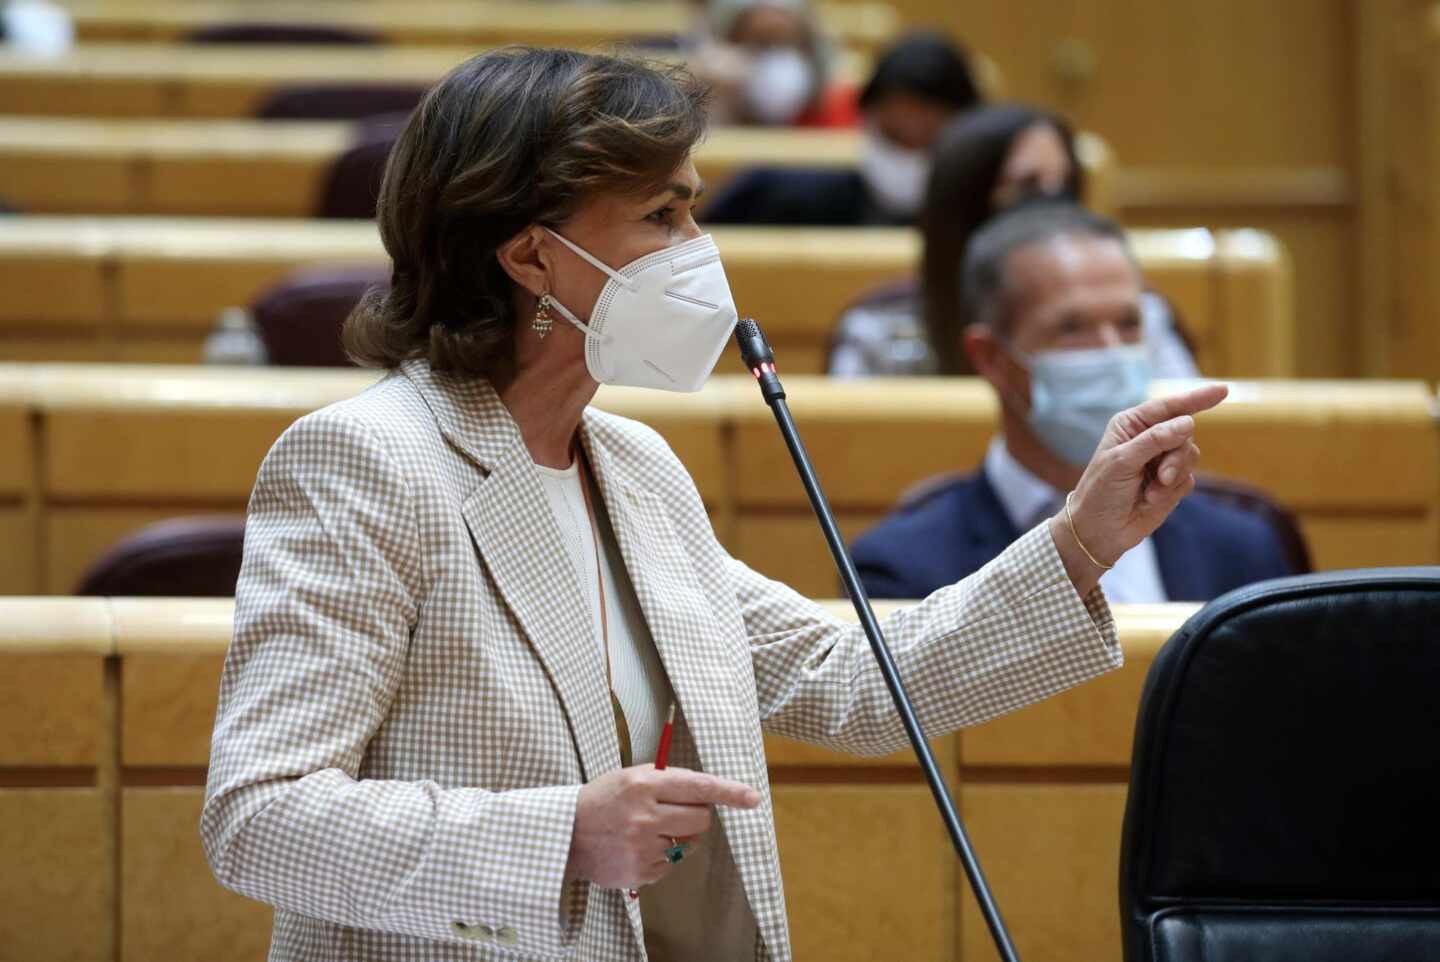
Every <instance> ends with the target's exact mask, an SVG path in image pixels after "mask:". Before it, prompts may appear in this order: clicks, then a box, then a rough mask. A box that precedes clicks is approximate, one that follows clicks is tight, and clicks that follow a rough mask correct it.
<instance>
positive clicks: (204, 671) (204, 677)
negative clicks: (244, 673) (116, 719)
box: [121, 654, 224, 768]
mask: <svg viewBox="0 0 1440 962" xmlns="http://www.w3.org/2000/svg"><path fill="white" fill-rule="evenodd" d="M223 663H224V658H223V656H221V655H208V654H206V655H173V654H172V655H130V656H128V657H126V658H125V674H124V692H123V694H124V700H123V701H122V703H121V704H122V706H123V711H124V716H123V724H122V727H121V732H122V738H123V741H122V743H121V753H122V754H121V757H122V759H123V760H124V764H125V765H126V766H138V765H149V766H163V767H184V766H199V767H201V768H203V767H205V766H206V765H208V764H209V763H210V728H211V726H212V725H213V724H214V722H215V702H216V698H217V697H218V694H219V691H220V668H221V665H222V664H223Z"/></svg>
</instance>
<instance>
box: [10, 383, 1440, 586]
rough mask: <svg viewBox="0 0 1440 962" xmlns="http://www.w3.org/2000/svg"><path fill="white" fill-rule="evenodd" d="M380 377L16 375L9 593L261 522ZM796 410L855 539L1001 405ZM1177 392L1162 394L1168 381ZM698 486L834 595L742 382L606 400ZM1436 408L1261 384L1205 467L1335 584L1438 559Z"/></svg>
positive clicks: (1241, 397)
mask: <svg viewBox="0 0 1440 962" xmlns="http://www.w3.org/2000/svg"><path fill="white" fill-rule="evenodd" d="M376 376H377V375H376V374H375V373H374V372H368V371H344V370H304V369H293V368H292V369H264V368H253V369H252V368H229V369H223V368H202V367H182V366H154V367H130V366H125V365H23V364H19V365H0V399H3V400H4V403H0V425H6V424H8V425H10V426H11V427H10V431H11V432H12V435H13V442H12V448H13V449H14V450H19V451H21V452H22V453H23V452H33V456H34V458H36V459H37V460H36V461H35V463H33V464H26V462H25V459H24V458H22V459H21V464H22V467H20V468H19V469H17V470H15V471H13V472H12V476H11V477H10V480H8V481H5V480H4V479H5V477H6V476H5V475H0V493H3V492H4V491H5V490H6V488H7V487H8V490H9V493H8V494H6V495H4V496H5V497H6V498H8V500H7V501H4V502H0V504H3V505H8V506H7V507H0V524H4V525H5V526H7V529H8V530H9V531H10V532H11V533H12V537H13V541H12V544H13V545H14V546H15V548H14V550H13V551H12V552H11V555H12V557H11V558H9V559H7V562H6V567H5V568H3V569H0V571H4V572H6V577H7V578H8V579H9V580H8V581H7V582H5V583H0V593H12V594H30V593H52V594H58V593H65V592H68V591H71V590H73V588H74V586H75V584H76V583H77V582H78V579H79V577H80V576H81V574H82V573H83V572H84V570H85V568H86V567H87V566H88V565H90V564H91V563H92V562H94V561H95V560H96V559H97V558H98V557H99V556H100V554H101V553H102V552H103V551H104V550H105V549H106V548H108V547H109V546H110V545H111V544H113V543H114V542H115V541H117V540H118V539H119V538H121V537H122V536H124V535H125V534H127V533H129V532H131V531H133V530H135V529H137V528H139V527H142V526H144V525H145V524H148V523H151V522H153V521H157V520H160V519H162V518H165V517H173V516H176V515H182V514H192V513H239V512H243V510H244V507H245V503H246V500H247V498H248V495H249V491H250V488H251V485H252V484H253V483H254V478H255V472H256V470H257V469H258V467H259V464H260V460H261V458H262V457H263V456H264V454H265V452H266V451H267V450H268V449H269V447H270V445H271V444H272V443H273V442H274V439H275V438H276V437H277V436H278V435H279V433H280V432H281V431H282V430H283V429H284V428H285V426H286V425H288V424H289V423H290V422H291V421H293V420H294V419H295V418H297V417H299V416H300V415H302V414H305V413H306V412H308V411H311V410H314V409H316V408H318V407H321V406H323V405H324V404H327V403H329V402H331V401H334V400H338V399H340V398H344V397H347V396H350V395H352V394H354V393H356V392H358V391H360V390H363V389H364V387H365V386H367V385H368V384H369V383H371V382H372V381H373V380H374V378H375V377H376ZM786 385H787V388H788V389H789V391H790V402H791V405H792V408H793V410H794V412H795V416H796V418H797V420H798V421H799V424H800V426H801V429H802V431H803V433H804V437H805V440H806V443H807V445H808V447H809V449H810V451H811V454H812V456H813V457H814V459H815V464H816V467H817V470H818V471H819V473H820V476H821V478H822V480H823V481H824V482H825V484H826V487H827V491H828V493H829V495H830V499H831V501H832V503H833V505H834V507H835V510H836V512H837V514H838V516H839V519H840V522H841V525H842V528H843V529H844V530H845V532H846V534H847V536H851V537H853V536H854V535H856V534H858V533H859V532H860V531H861V530H863V529H864V528H865V527H866V526H868V525H869V524H871V523H873V522H874V521H875V520H876V519H878V518H879V517H881V516H882V515H883V514H884V513H885V512H886V511H887V510H888V509H889V508H890V506H891V505H893V504H894V503H895V500H896V499H897V498H898V497H899V495H900V494H901V492H902V491H904V490H905V489H906V488H907V487H909V486H910V485H912V484H914V483H915V482H917V481H920V480H921V479H923V478H926V477H928V476H931V475H934V474H937V473H941V472H946V471H954V470H969V469H972V468H974V467H975V466H977V465H979V463H980V461H981V458H982V456H983V452H984V448H985V445H986V443H987V442H988V440H989V438H990V436H991V434H992V432H993V430H994V418H995V407H994V401H993V399H992V396H991V394H990V392H989V389H988V387H986V386H985V385H984V384H983V382H980V381H977V380H973V379H955V380H948V381H946V380H930V379H911V380H904V381H889V382H881V381H863V382H848V383H847V382H839V381H830V380H827V379H824V378H815V377H805V376H800V375H792V376H790V377H788V378H787V379H786ZM1157 389H1158V390H1165V385H1163V384H1162V385H1159V386H1157ZM596 403H597V404H598V405H599V406H601V407H603V408H605V409H607V410H612V411H615V412H617V413H620V414H623V415H625V416H628V417H633V418H636V419H638V420H642V421H645V422H646V423H648V424H650V425H652V426H653V427H654V428H655V429H656V430H658V431H659V432H660V433H661V434H662V435H664V436H665V437H666V438H667V439H668V440H669V442H670V444H671V446H672V447H674V448H675V450H676V452H677V453H678V455H679V456H680V458H681V459H682V460H683V461H684V462H685V463H686V464H687V465H688V466H689V469H690V471H691V473H692V474H693V475H694V476H695V478H696V482H697V485H698V487H699V490H700V493H701V496H702V497H704V498H705V500H706V502H707V504H708V505H709V506H710V509H711V511H712V514H713V519H714V523H715V528H716V532H717V534H718V535H719V537H720V539H721V540H722V542H723V543H725V544H726V545H727V547H728V548H729V549H730V550H731V552H732V553H734V554H735V555H736V556H737V557H739V558H741V559H743V560H745V561H746V562H747V563H749V564H751V565H753V566H754V567H756V568H758V569H759V570H761V571H763V572H765V573H766V574H769V575H771V576H772V577H776V578H779V579H781V580H783V581H786V582H788V583H790V584H792V585H793V586H795V587H796V588H797V589H799V590H801V591H804V592H806V593H809V594H812V595H825V594H833V593H834V592H835V591H836V590H837V580H836V578H835V576H834V574H833V570H832V568H831V566H830V562H829V560H828V557H827V555H826V551H825V547H824V543H823V541H822V540H821V538H820V535H819V533H818V532H817V531H816V530H815V527H814V523H813V521H812V520H811V518H810V514H809V508H808V506H807V504H806V501H805V497H804V493H803V491H802V490H801V488H800V485H799V483H798V481H796V480H795V479H794V473H793V469H792V468H791V466H790V464H789V463H788V460H787V455H786V454H785V451H784V448H783V445H782V444H781V441H780V439H779V436H778V434H777V432H776V429H775V426H774V424H773V423H772V421H771V415H770V413H769V409H768V408H766V407H765V406H764V405H763V403H762V402H761V400H760V398H759V396H758V391H757V389H756V388H755V387H754V385H753V383H751V382H750V380H749V378H747V377H744V376H738V377H725V376H720V377H716V378H714V379H712V381H711V383H710V384H709V385H708V386H707V387H706V388H705V390H703V391H701V392H699V393H698V394H693V395H667V394H660V393H657V392H647V391H640V390H635V389H625V388H604V389H602V390H601V392H600V394H599V396H598V398H597V402H596ZM1433 403H1434V396H1433V394H1432V393H1431V392H1429V391H1428V390H1427V389H1426V388H1425V386H1424V385H1423V384H1422V383H1420V382H1386V381H1352V382H1310V381H1303V382H1302V381H1243V382H1235V386H1234V393H1233V397H1232V399H1231V400H1230V401H1229V402H1227V403H1226V404H1225V405H1223V406H1222V407H1221V408H1220V409H1218V410H1217V411H1215V412H1213V413H1210V414H1207V415H1205V416H1203V418H1202V425H1201V438H1202V442H1201V443H1202V445H1203V447H1204V450H1205V468H1206V469H1207V470H1209V471H1212V472H1215V473H1217V474H1221V475H1225V476H1229V477H1234V478H1237V479H1240V480H1244V481H1248V482H1250V483H1252V484H1255V485H1258V486H1260V487H1262V488H1264V489H1265V490H1267V491H1269V492H1270V493H1271V495H1273V496H1274V497H1275V498H1276V499H1278V500H1279V501H1280V502H1282V503H1283V504H1285V505H1287V506H1289V507H1290V508H1291V509H1292V510H1294V511H1295V512H1297V513H1298V515H1299V518H1300V521H1301V523H1302V526H1303V528H1304V530H1305V534H1306V535H1307V537H1308V538H1309V540H1310V544H1311V548H1312V550H1313V553H1314V556H1315V560H1316V562H1317V565H1318V566H1319V567H1322V568H1344V567H1365V566H1373V565H1395V564H1430V563H1435V562H1437V561H1440V533H1437V512H1440V507H1437V502H1440V498H1437V494H1440V466H1437V447H1440V445H1437V429H1436V424H1435V420H1434V416H1433V414H1432V407H1433Z"/></svg>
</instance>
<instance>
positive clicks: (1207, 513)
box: [854, 471, 1296, 601]
mask: <svg viewBox="0 0 1440 962" xmlns="http://www.w3.org/2000/svg"><path fill="white" fill-rule="evenodd" d="M1022 533H1023V532H1021V531H1017V530H1016V529H1015V526H1014V525H1013V524H1011V523H1010V518H1009V516H1008V515H1006V513H1005V509H1004V507H1002V506H1001V504H1000V499H999V498H998V497H996V495H995V489H994V488H993V487H991V485H990V481H989V479H988V478H986V477H985V472H984V471H979V472H976V473H975V474H973V475H970V476H969V477H965V478H961V479H960V480H958V481H955V482H953V483H951V484H948V485H946V486H945V487H943V488H940V489H938V490H937V491H935V492H933V493H932V494H931V495H930V496H929V497H927V498H925V499H924V500H923V501H921V502H920V503H918V504H915V505H912V506H910V507H908V508H903V509H900V510H898V511H896V512H894V513H893V514H891V515H890V516H889V517H887V518H885V519H884V520H883V521H881V522H880V523H879V524H877V525H876V526H875V527H873V528H871V529H870V530H869V531H867V532H865V533H864V534H863V535H861V536H860V538H859V539H858V540H857V541H856V542H855V545H854V556H855V565H856V567H857V568H859V570H860V580H861V581H862V582H863V583H864V585H865V590H866V591H867V592H869V594H870V595H871V597H874V598H924V597H925V596H926V595H928V594H930V592H932V591H934V590H935V589H936V588H940V587H942V586H944V585H948V584H953V583H954V582H956V581H959V580H960V579H961V578H964V577H965V576H966V575H969V574H971V573H973V572H975V571H978V570H979V569H980V568H982V567H983V566H984V565H986V564H987V563H988V562H989V561H990V560H991V559H993V558H994V557H995V556H996V555H998V554H1000V552H1002V551H1004V550H1005V548H1006V547H1007V546H1009V544H1010V543H1011V542H1012V541H1014V540H1015V539H1017V538H1019V537H1020V535H1021V534H1022ZM1152 541H1153V543H1154V545H1155V559H1156V561H1157V563H1158V564H1159V567H1160V580H1161V581H1162V582H1163V583H1164V585H1165V593H1166V594H1167V595H1168V596H1169V599H1170V600H1171V601H1209V600H1210V599H1212V598H1216V597H1218V596H1220V595H1222V594H1224V593H1225V592H1227V591H1229V590H1230V589H1232V588H1238V587H1240V586H1241V585H1246V584H1251V583H1252V582H1256V581H1264V580H1265V579H1267V578H1280V577H1284V576H1286V575H1291V574H1295V573H1296V572H1295V571H1293V570H1292V569H1291V567H1290V563H1289V561H1288V560H1287V559H1286V555H1285V551H1284V548H1283V547H1282V545H1281V542H1280V539H1279V538H1278V537H1277V536H1276V535H1275V532H1274V531H1273V530H1272V529H1271V528H1270V526H1269V525H1268V524H1267V523H1266V522H1264V521H1262V520H1261V519H1260V518H1258V517H1256V516H1255V515H1252V514H1249V513H1247V512H1245V511H1241V510H1240V509H1238V508H1234V507H1231V506H1230V505H1226V504H1221V503H1220V502H1218V501H1215V500H1213V499H1211V498H1207V497H1205V496H1204V495H1201V494H1192V495H1190V496H1189V497H1187V498H1186V499H1185V500H1184V501H1182V502H1180V504H1179V506H1178V507H1176V508H1175V510H1174V511H1173V512H1172V513H1171V515H1170V517H1169V518H1167V519H1166V520H1165V523H1164V524H1162V525H1161V526H1160V527H1159V529H1157V530H1156V532H1155V534H1154V535H1153V536H1152ZM919 546H923V550H921V549H919Z"/></svg>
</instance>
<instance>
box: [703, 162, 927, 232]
mask: <svg viewBox="0 0 1440 962" xmlns="http://www.w3.org/2000/svg"><path fill="white" fill-rule="evenodd" d="M701 219H702V220H703V221H704V222H705V223H707V224H775V225H779V226H796V227H893V226H908V225H909V224H912V223H914V219H913V218H895V217H893V216H891V215H889V214H887V213H885V212H884V211H883V210H881V209H880V208H879V207H878V206H877V205H876V204H875V201H874V200H872V199H871V197H870V192H869V191H868V190H867V189H866V188H865V181H864V180H863V179H861V177H860V173H859V171H855V170H823V169H817V170H808V169H804V168H799V169H797V168H793V167H792V168H780V167H753V168H751V169H750V170H747V171H744V172H743V173H741V174H740V175H739V176H737V177H736V178H735V179H734V180H732V181H731V182H730V183H729V184H727V185H726V186H725V187H724V188H722V189H721V190H720V191H719V193H718V195H717V196H716V197H715V199H714V200H712V201H711V202H710V204H709V205H708V206H707V207H706V208H705V212H704V216H703V217H702V218H701Z"/></svg>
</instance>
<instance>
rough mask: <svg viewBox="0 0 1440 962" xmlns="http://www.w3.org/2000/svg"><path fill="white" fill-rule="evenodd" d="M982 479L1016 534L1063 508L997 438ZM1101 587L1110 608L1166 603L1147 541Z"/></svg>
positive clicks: (1058, 496) (1059, 494)
mask: <svg viewBox="0 0 1440 962" xmlns="http://www.w3.org/2000/svg"><path fill="white" fill-rule="evenodd" d="M984 471H985V477H986V478H987V479H988V480H989V481H990V486H991V487H992V488H994V489H995V496H996V497H997V498H999V499H1000V505H1001V507H1003V508H1004V509H1005V514H1006V515H1007V516H1008V517H1009V518H1010V523H1011V524H1013V525H1014V526H1015V529H1016V530H1017V531H1029V530H1030V529H1031V528H1033V527H1034V526H1035V525H1037V524H1039V523H1040V522H1041V521H1042V520H1044V519H1045V518H1048V517H1050V516H1051V515H1053V514H1055V513H1056V512H1057V511H1059V510H1060V509H1061V507H1063V506H1064V504H1065V493H1064V492H1063V491H1058V490H1056V489H1055V488H1053V487H1051V486H1050V485H1049V484H1048V483H1047V482H1045V481H1042V480H1041V479H1039V478H1037V477H1036V476H1035V475H1034V474H1031V473H1030V471H1029V470H1028V469H1026V468H1025V466H1024V465H1022V464H1021V463H1020V462H1019V461H1016V460H1015V458H1014V457H1012V456H1011V454H1010V449H1009V448H1007V447H1006V446H1005V439H1004V438H1003V437H997V438H995V439H994V440H993V441H991V442H990V449H989V450H988V451H987V452H986V453H985V468H984ZM1100 587H1102V588H1104V589H1105V597H1106V598H1107V599H1109V601H1110V603H1111V604H1145V603H1154V602H1161V601H1168V600H1169V598H1168V597H1167V596H1166V594H1165V583H1164V582H1163V581H1162V580H1161V579H1160V565H1159V562H1157V561H1156V559H1155V545H1154V544H1153V543H1152V542H1151V540H1150V539H1149V538H1146V539H1145V540H1144V541H1142V542H1140V543H1139V544H1138V545H1136V546H1135V547H1133V548H1131V549H1130V550H1129V551H1127V552H1125V554H1123V555H1121V556H1120V560H1119V561H1116V562H1115V567H1113V568H1111V569H1110V570H1109V571H1107V572H1105V573H1104V574H1102V575H1101V576H1100Z"/></svg>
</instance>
